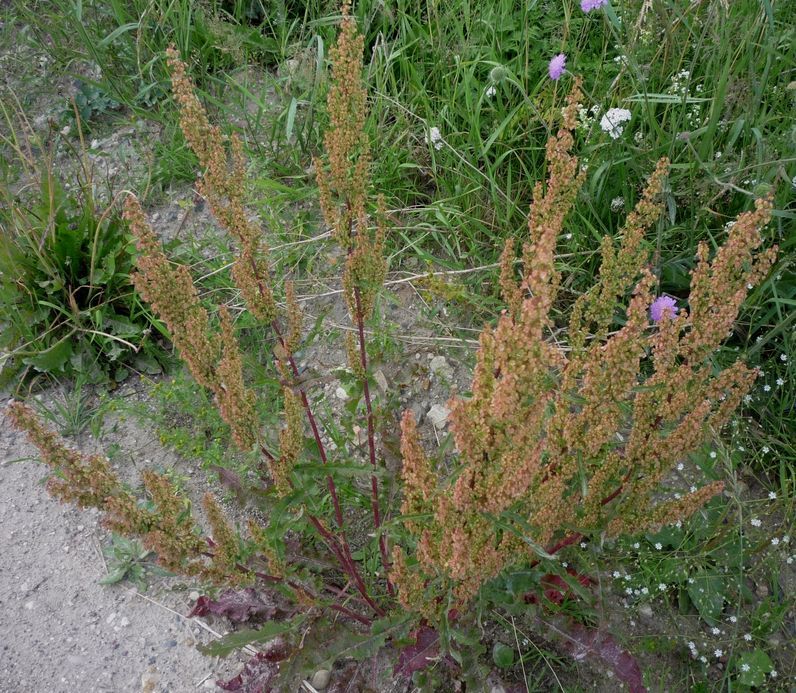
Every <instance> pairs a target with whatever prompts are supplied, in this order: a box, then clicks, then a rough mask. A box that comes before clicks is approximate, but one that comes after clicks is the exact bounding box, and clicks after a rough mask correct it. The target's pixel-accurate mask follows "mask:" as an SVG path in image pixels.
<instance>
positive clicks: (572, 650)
mask: <svg viewBox="0 0 796 693" xmlns="http://www.w3.org/2000/svg"><path fill="white" fill-rule="evenodd" d="M544 623H546V624H547V625H548V626H550V628H552V630H553V631H554V632H555V633H556V635H558V636H559V637H560V638H561V639H562V641H563V645H564V649H565V650H566V652H567V654H569V655H570V656H571V657H572V658H573V659H574V660H575V661H577V662H581V661H583V660H584V659H586V658H587V657H591V658H595V659H599V660H600V661H601V662H602V663H603V664H604V665H606V666H608V667H610V668H611V670H612V671H613V672H614V674H616V677H617V678H618V679H619V680H620V681H623V682H624V683H626V684H627V685H628V688H629V690H630V693H646V691H647V689H646V688H645V687H644V682H643V680H642V676H641V668H640V667H639V665H638V662H637V661H636V658H635V657H633V655H631V654H630V653H629V652H628V651H627V650H624V649H622V648H621V647H620V646H619V643H617V642H616V640H614V638H613V636H612V635H611V634H610V633H606V632H605V631H602V630H595V629H588V628H585V627H584V626H582V625H581V624H579V623H564V622H563V621H562V622H558V623H557V624H553V623H550V622H549V621H544Z"/></svg>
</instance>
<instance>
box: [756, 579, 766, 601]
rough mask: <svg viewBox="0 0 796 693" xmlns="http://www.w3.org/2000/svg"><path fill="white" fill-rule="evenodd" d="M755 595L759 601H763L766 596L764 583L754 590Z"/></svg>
mask: <svg viewBox="0 0 796 693" xmlns="http://www.w3.org/2000/svg"><path fill="white" fill-rule="evenodd" d="M755 594H756V595H757V596H758V597H760V598H761V599H765V598H766V597H767V596H768V585H766V584H765V583H764V582H761V583H759V584H758V585H757V589H755Z"/></svg>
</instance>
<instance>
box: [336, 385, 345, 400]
mask: <svg viewBox="0 0 796 693" xmlns="http://www.w3.org/2000/svg"><path fill="white" fill-rule="evenodd" d="M334 396H335V397H337V399H342V400H347V399H348V393H347V392H346V391H345V389H344V388H343V387H338V388H337V389H336V390H335V391H334Z"/></svg>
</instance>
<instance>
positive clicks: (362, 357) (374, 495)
mask: <svg viewBox="0 0 796 693" xmlns="http://www.w3.org/2000/svg"><path fill="white" fill-rule="evenodd" d="M354 299H355V301H356V309H357V312H356V323H357V332H358V334H359V362H360V364H361V366H362V392H363V396H364V399H365V409H366V411H367V417H368V454H369V456H370V465H371V467H372V468H373V472H374V473H373V474H371V475H370V506H371V508H372V510H373V524H374V525H375V529H376V532H377V533H378V534H379V552H380V553H381V564H382V567H383V568H384V577H385V579H386V580H387V591H388V592H389V593H390V596H393V595H394V594H395V589H394V588H393V586H392V583H391V582H390V578H389V575H390V560H389V557H388V556H387V542H386V540H385V538H384V534H382V533H381V532H380V531H379V530H380V528H381V512H380V510H379V481H378V479H377V478H376V474H375V472H376V431H375V426H374V422H373V406H372V404H371V401H370V386H369V384H368V354H367V349H366V345H365V319H364V316H363V314H362V300H361V298H360V294H359V288H354Z"/></svg>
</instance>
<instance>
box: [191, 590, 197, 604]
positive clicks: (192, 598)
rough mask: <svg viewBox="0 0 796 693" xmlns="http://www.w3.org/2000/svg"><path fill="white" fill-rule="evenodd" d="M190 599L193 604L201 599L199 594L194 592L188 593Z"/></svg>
mask: <svg viewBox="0 0 796 693" xmlns="http://www.w3.org/2000/svg"><path fill="white" fill-rule="evenodd" d="M188 599H190V600H191V601H192V602H195V601H196V600H197V599H199V592H197V591H196V590H192V591H191V592H189V593H188Z"/></svg>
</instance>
